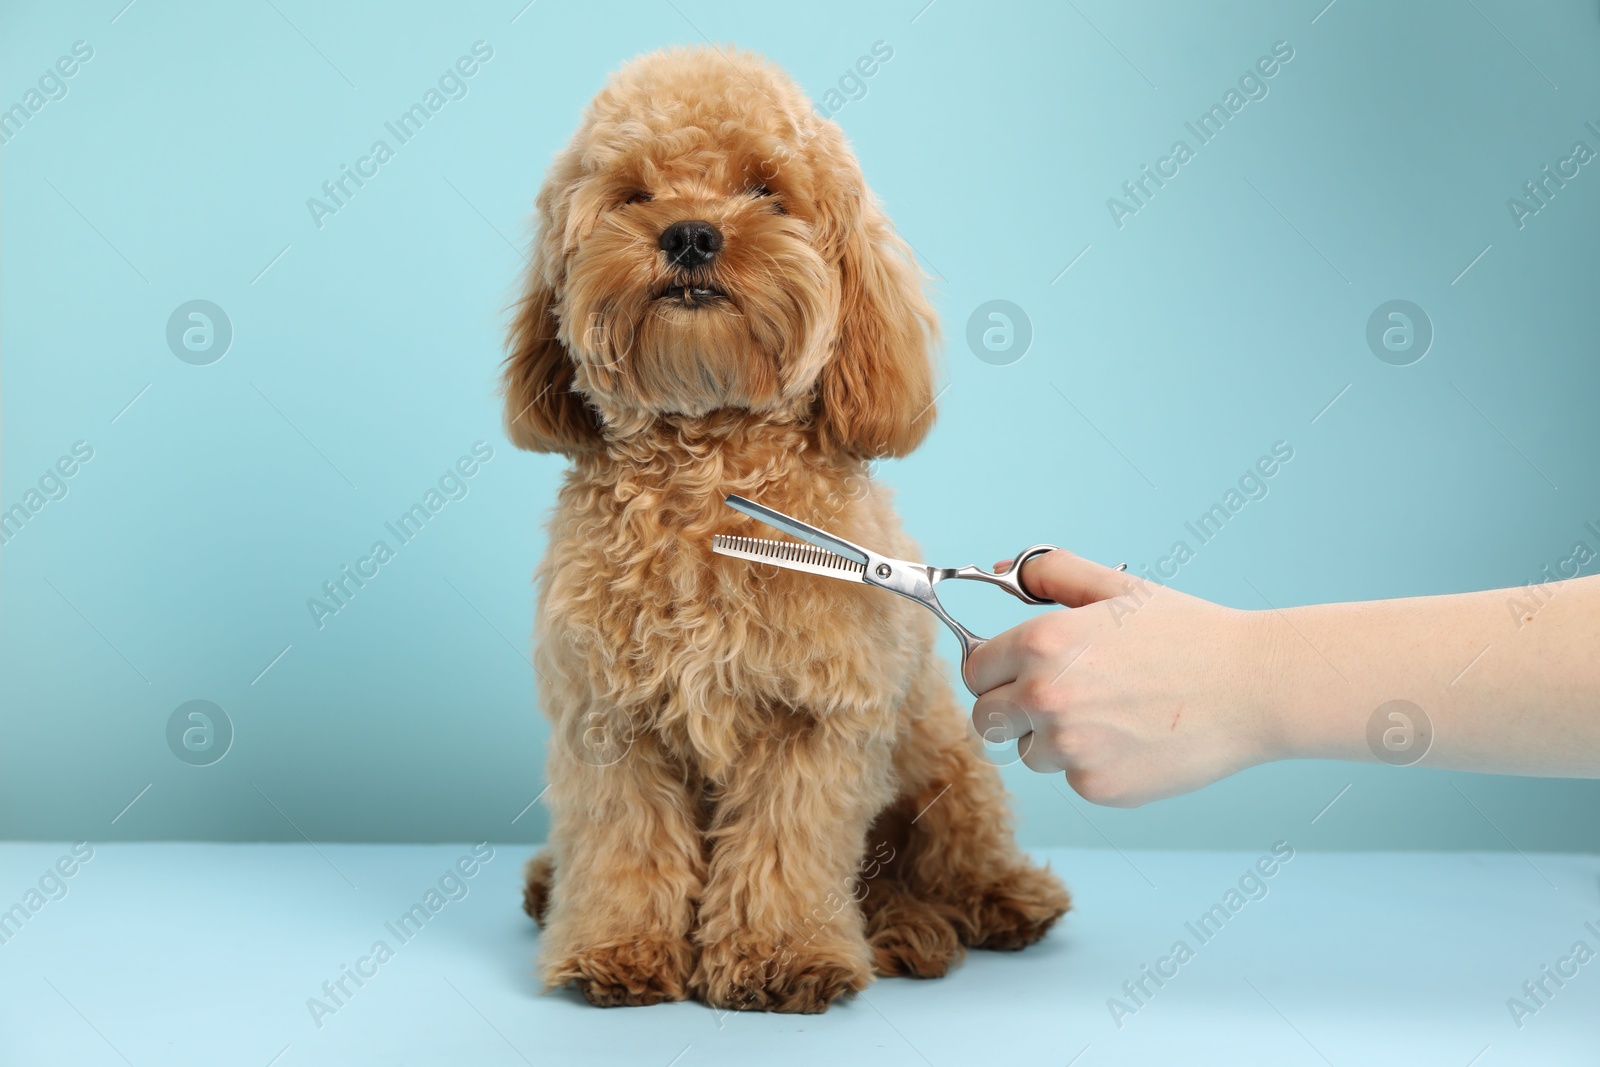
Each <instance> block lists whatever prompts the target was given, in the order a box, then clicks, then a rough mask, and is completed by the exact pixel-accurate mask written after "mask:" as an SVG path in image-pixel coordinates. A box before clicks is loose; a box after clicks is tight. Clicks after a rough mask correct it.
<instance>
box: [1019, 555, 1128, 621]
mask: <svg viewBox="0 0 1600 1067" xmlns="http://www.w3.org/2000/svg"><path fill="white" fill-rule="evenodd" d="M1021 577H1022V586H1023V588H1024V589H1026V590H1027V591H1028V592H1030V593H1032V594H1033V595H1034V596H1037V597H1045V598H1046V599H1049V600H1053V601H1055V602H1056V603H1057V604H1062V605H1064V606H1066V607H1069V608H1078V607H1082V606H1083V605H1085V604H1094V603H1096V602H1098V601H1101V600H1108V599H1110V598H1111V597H1114V596H1120V595H1121V594H1123V593H1124V592H1126V591H1127V584H1128V578H1127V576H1126V575H1125V574H1123V573H1122V572H1121V571H1118V570H1113V569H1112V568H1110V567H1102V566H1101V565H1100V564H1098V563H1096V562H1094V560H1090V559H1084V558H1083V557H1082V556H1077V555H1074V554H1072V553H1071V552H1068V551H1067V550H1066V549H1063V548H1058V549H1056V550H1055V551H1054V552H1046V553H1045V554H1044V555H1042V556H1035V557H1033V558H1032V559H1030V560H1028V562H1026V563H1024V564H1023V565H1022V575H1021Z"/></svg>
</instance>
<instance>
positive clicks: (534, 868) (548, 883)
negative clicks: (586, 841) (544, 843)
mask: <svg viewBox="0 0 1600 1067" xmlns="http://www.w3.org/2000/svg"><path fill="white" fill-rule="evenodd" d="M522 880H523V885H522V910H523V911H525V912H527V913H528V918H530V919H532V920H533V921H534V922H536V923H538V924H539V925H540V926H543V925H544V917H545V913H546V912H547V911H549V910H550V893H551V892H552V891H553V890H554V888H555V881H556V858H555V856H554V855H553V854H552V853H551V851H550V850H549V849H548V848H546V849H540V850H539V851H538V852H536V853H534V855H533V856H532V857H531V858H530V859H529V860H528V863H527V866H525V867H523V868H522Z"/></svg>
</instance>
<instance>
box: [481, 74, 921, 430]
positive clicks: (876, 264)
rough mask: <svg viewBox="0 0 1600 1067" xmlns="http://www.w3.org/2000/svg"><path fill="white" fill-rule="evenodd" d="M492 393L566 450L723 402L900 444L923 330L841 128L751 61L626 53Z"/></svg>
mask: <svg viewBox="0 0 1600 1067" xmlns="http://www.w3.org/2000/svg"><path fill="white" fill-rule="evenodd" d="M538 226H539V235H538V239H537V247H536V251H535V257H534V260H533V263H532V266H531V269H530V272H529V281H528V286H527V293H526V295H525V297H524V298H523V301H522V303H521V305H520V306H519V308H518V310H517V314H516V318H515V321H514V323H513V325H512V329H511V338H510V355H509V357H508V359H507V361H506V368H505V374H504V392H505V399H506V426H507V432H508V434H509V435H510V437H511V440H512V441H513V442H515V443H516V444H517V445H519V446H521V447H523V448H528V449H533V450H534V451H540V452H564V453H567V454H569V455H576V454H579V453H582V452H586V451H590V450H593V449H596V448H598V447H600V446H601V444H602V441H603V439H604V438H605V437H608V436H609V437H626V436H628V435H630V434H635V433H638V432H640V431H642V430H644V429H646V428H648V427H649V426H650V425H651V424H653V423H655V422H656V421H658V420H660V419H663V418H683V417H687V418H690V419H693V418H696V417H699V416H704V415H708V414H710V413H712V412H716V411H726V410H728V409H734V410H738V411H746V412H749V413H751V415H752V417H756V418H768V419H778V420H784V421H793V422H796V423H799V424H802V425H806V426H810V427H812V428H813V429H814V431H815V434H816V438H817V441H818V444H819V446H820V447H822V448H824V449H831V450H837V451H840V452H843V453H846V454H849V455H855V456H888V455H903V454H904V453H906V452H909V451H910V450H911V449H912V448H914V447H916V445H917V443H918V442H919V441H921V439H922V437H923V435H924V434H926V433H927V430H928V428H929V427H930V426H931V424H932V422H933V388H932V372H931V368H930V365H929V349H930V345H931V343H932V341H933V336H934V331H935V329H936V322H935V319H934V314H933V310H932V308H931V307H929V305H928V302H927V299H926V297H925V295H924V294H923V291H922V284H921V276H920V273H919V272H918V270H917V269H916V267H915V265H914V263H913V261H912V259H911V257H910V255H909V252H908V250H907V248H906V246H905V244H904V243H903V242H902V241H901V240H900V239H899V238H898V237H897V236H896V235H895V234H894V232H893V230H892V229H891V228H890V226H889V223H888V220H887V219H886V218H885V217H884V215H883V213H882V211H881V210H880V209H879V208H878V206H877V204H876V202H875V201H874V200H873V197H872V194H871V193H870V192H869V191H868V189H867V187H866V184H865V182H864V181H863V180H862V177H861V169H860V167H859V166H858V165H857V163H856V160H855V157H854V155H853V154H852V153H851V151H850V148H849V145H848V144H847V143H846V142H845V138H844V134H843V133H842V132H841V131H840V129H839V127H838V126H837V125H836V124H835V123H833V122H832V121H830V120H828V119H825V118H822V117H821V116H819V115H817V114H816V112H815V111H814V110H813V109H812V107H811V103H810V101H809V100H808V99H807V98H806V96H805V94H804V93H802V92H801V90H800V88H799V87H798V86H797V85H795V84H794V82H793V81H791V80H790V79H789V78H788V77H787V76H786V75H785V74H783V73H782V72H781V71H779V70H778V69H776V68H775V67H773V66H772V65H771V64H769V63H768V62H766V61H765V60H763V59H761V58H760V57H758V56H754V55H751V54H749V53H740V52H729V51H726V50H716V49H711V48H694V49H678V50H672V51H666V52H657V53H653V54H651V55H647V56H643V57H641V58H639V59H636V60H634V61H633V62H631V63H629V64H628V65H627V66H625V67H624V68H623V69H622V70H621V71H620V72H618V73H617V74H616V75H615V76H614V77H613V78H612V79H611V81H610V82H609V83H608V84H607V86H606V87H605V88H604V89H603V90H602V91H601V92H600V94H599V95H598V96H596V97H595V99H594V101H593V102H592V103H591V104H590V105H589V108H588V110H587V112H586V113H585V115H584V118H583V121H582V124H581V125H580V126H579V128H578V131H577V133H576V134H575V135H574V136H573V139H572V142H571V143H570V144H569V145H568V146H567V147H566V148H565V149H564V150H562V152H561V153H560V154H559V155H558V156H557V157H556V160H555V163H554V165H553V166H552V168H551V170H550V173H549V176H548V177H547V179H546V181H545V184H544V187H543V189H542V190H541V191H540V193H539V198H538Z"/></svg>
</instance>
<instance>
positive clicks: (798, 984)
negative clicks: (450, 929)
mask: <svg viewBox="0 0 1600 1067" xmlns="http://www.w3.org/2000/svg"><path fill="white" fill-rule="evenodd" d="M688 219H697V220H702V221H705V222H707V223H709V224H711V225H712V226H714V227H715V228H717V230H718V231H720V234H721V236H722V246H721V248H720V250H719V251H717V253H716V255H715V257H714V258H713V259H712V260H711V262H710V263H709V264H702V265H696V266H695V267H694V268H693V269H690V270H685V269H683V268H682V266H681V265H680V264H675V263H673V262H670V261H669V256H668V255H667V254H665V253H664V252H663V250H662V247H661V245H660V240H661V233H662V231H663V229H664V228H665V227H667V226H669V225H671V224H672V223H674V222H677V221H680V220H688ZM538 223H539V238H538V242H537V252H536V258H535V260H534V262H533V265H532V269H531V272H530V276H529V280H528V285H527V294H526V297H525V299H524V300H523V301H522V303H521V304H520V306H519V309H518V312H517V314H516V317H515V321H514V324H513V326H512V330H511V340H510V355H509V357H508V359H507V362H506V368H505V372H504V382H503V387H504V393H505V400H506V424H507V430H508V433H509V435H510V437H511V439H512V440H513V441H514V442H515V443H516V444H518V445H519V446H521V447H523V448H527V449H532V450H534V451H540V452H560V453H563V454H565V455H566V456H568V457H569V458H570V459H571V460H572V466H571V468H570V469H569V470H568V472H567V475H566V480H565V483H564V485H563V487H562V489H561V492H560V499H559V505H558V507H557V509H556V513H555V516H554V519H553V521H552V523H551V527H550V544H549V551H548V553H547V554H546V556H545V558H544V561H543V563H542V565H541V566H540V568H539V572H538V575H537V581H538V585H539V590H540V596H539V609H538V624H537V637H538V641H537V661H536V662H537V665H538V672H539V676H540V690H541V694H542V698H543V704H544V708H545V710H546V712H547V713H548V715H549V717H550V719H551V721H552V723H553V730H552V737H551V740H550V752H549V782H550V788H549V792H548V794H547V802H548V804H549V805H550V808H551V811H552V816H553V827H552V832H551V840H550V845H549V847H548V849H547V850H546V851H545V852H543V853H541V854H540V855H538V856H536V857H535V858H534V859H533V860H532V861H531V862H530V863H529V865H528V869H527V896H526V901H525V903H526V907H527V910H528V913H529V914H530V915H532V916H533V917H534V918H536V919H537V920H539V922H540V923H541V925H542V926H543V928H544V930H543V934H542V935H541V953H540V954H541V973H542V976H543V979H544V981H545V982H546V983H547V985H548V986H551V987H554V986H558V985H561V984H564V983H567V982H572V983H575V984H576V985H577V987H578V989H579V990H580V991H581V992H582V993H583V995H584V996H585V997H587V998H588V1000H589V1001H590V1002H591V1003H594V1004H600V1005H614V1004H652V1003H656V1002H658V1001H664V1000H681V999H684V998H687V997H691V996H692V997H696V998H698V999H700V1000H703V1001H705V1002H707V1003H710V1004H713V1005H718V1006H722V1007H727V1008H738V1009H746V1008H748V1009H766V1010H773V1011H788V1012H817V1011H822V1010H824V1009H825V1008H826V1007H827V1006H828V1005H829V1004H830V1003H831V1002H833V1001H834V1000H835V999H837V998H839V997H841V996H844V995H848V994H850V993H852V992H854V991H856V990H859V989H861V988H862V987H864V986H865V985H866V984H867V983H868V982H869V981H870V980H871V977H872V975H873V973H874V972H876V973H878V974H884V975H896V974H902V975H914V976H918V977H936V976H938V975H942V974H944V973H945V972H946V970H947V969H948V968H949V967H950V966H951V965H952V964H953V963H955V962H956V961H957V960H958V959H959V958H960V956H961V954H962V952H963V946H976V947H981V948H996V949H1017V948H1021V947H1023V946H1024V945H1027V944H1030V943H1032V942H1034V941H1037V940H1038V939H1039V938H1041V937H1042V936H1044V933H1045V931H1046V930H1048V929H1049V927H1050V925H1051V924H1052V923H1053V922H1054V921H1055V920H1056V919H1057V918H1058V917H1059V916H1060V915H1061V914H1063V913H1064V912H1065V911H1066V910H1067V907H1068V898H1067V894H1066V891H1065V890H1064V889H1063V888H1062V886H1061V884H1060V883H1059V881H1057V879H1056V878H1055V877H1054V876H1053V875H1052V874H1050V873H1049V871H1047V870H1041V869H1039V868H1036V867H1034V866H1032V865H1031V864H1030V863H1029V861H1028V860H1027V858H1026V857H1025V856H1024V855H1023V854H1022V853H1021V851H1020V850H1019V849H1018V848H1017V847H1016V845H1015V844H1014V843H1013V840H1012V831H1011V823H1010V816H1009V813H1008V811H1007V809H1006V804H1005V793H1004V790H1003V788H1002V786H1001V783H1000V780H999V775H998V773H997V772H996V770H995V769H994V767H993V766H992V765H991V764H990V763H989V762H988V761H987V760H986V759H985V757H984V755H983V751H982V746H981V743H980V742H978V741H977V739H976V738H975V737H973V736H972V734H971V731H970V729H969V728H968V726H967V720H966V716H965V714H964V713H963V711H962V710H961V707H960V706H959V705H958V704H957V702H956V700H955V698H954V695H953V693H952V692H951V690H950V688H949V686H948V684H947V683H946V682H945V680H944V678H943V677H942V672H941V670H940V668H939V665H938V663H937V661H936V660H935V659H934V658H933V657H932V654H931V653H932V646H933V640H934V621H933V619H932V618H931V616H929V615H928V614H927V613H926V612H924V611H923V610H922V609H920V608H918V607H916V606H915V605H913V604H911V603H909V602H908V601H905V600H902V599H900V598H898V597H895V596H892V595H889V594H887V593H885V592H883V591H882V590H878V589H873V588H870V587H866V586H856V585H851V584H849V583H844V582H836V581H830V580H828V579H826V578H819V577H816V576H813V575H809V574H797V573H793V572H789V571H777V570H775V569H774V568H770V567H762V566H759V565H754V564H750V563H746V562H743V561H739V560H731V559H725V558H722V557H716V556H713V555H712V554H711V549H710V544H711V536H712V534H713V533H735V534H747V535H752V536H771V535H772V531H771V530H768V529H766V528H765V527H761V526H759V525H758V524H756V523H755V522H753V521H752V520H749V519H744V518H742V517H740V516H738V515H737V514H735V513H734V512H732V511H731V510H729V509H728V508H727V507H726V506H724V504H723V502H722V501H723V497H724V496H725V495H726V494H728V493H741V494H744V495H747V496H750V497H753V498H755V499H758V500H761V501H764V502H766V503H768V504H771V505H773V506H775V507H777V508H779V509H781V510H783V511H786V512H789V513H791V514H794V515H796V516H800V517H803V518H805V519H807V520H808V521H811V522H814V523H816V524H817V525H820V526H822V527H825V528H827V529H831V530H836V531H838V532H839V533H840V534H842V535H843V536H846V537H849V538H852V539H854V540H858V541H860V542H862V543H864V544H869V545H872V546H874V547H875V548H878V549H879V550H881V551H884V552H886V553H891V554H894V555H898V556H902V557H907V558H916V555H917V552H916V548H915V546H914V545H913V544H912V543H911V541H910V540H908V539H907V538H906V536H905V535H904V534H903V533H902V532H901V530H900V526H899V524H898V522H897V520H896V518H895V515H894V513H893V511H892V509H891V507H890V502H889V499H888V494H887V493H886V492H885V491H884V490H882V489H880V488H878V487H877V486H875V485H874V484H872V482H871V480H870V478H869V477H868V469H867V465H868V462H869V460H871V459H873V458H876V457H881V456H899V455H903V454H905V453H907V452H909V451H910V450H911V449H913V448H914V447H915V446H916V445H917V444H918V443H919V441H920V440H921V439H922V437H923V436H924V435H925V434H926V433H927V431H928V428H929V426H930V424H931V422H932V419H933V400H934V395H933V384H932V370H931V367H930V363H929V358H930V350H931V347H932V344H933V341H934V339H935V332H936V320H935V317H934V313H933V310H932V308H931V307H930V306H929V304H928V302H927V299H926V297H925V295H924V293H923V289H922V279H921V276H920V273H919V272H918V271H917V269H916V267H915V266H914V264H913V262H912V260H911V258H910V256H909V254H908V252H907V249H906V247H905V245H904V243H903V242H902V241H901V240H900V239H899V238H898V237H897V236H896V235H895V234H894V232H893V230H892V229H891V228H890V225H889V222H888V220H887V219H886V218H885V216H884V215H883V213H882V211H881V210H880V209H879V207H878V206H877V204H876V202H875V201H874V199H873V197H872V195H871V194H870V193H869V191H868V190H867V188H866V185H865V183H864V181H863V179H862V176H861V171H860V169H859V167H858V165H857V163H856V161H855V158H854V156H853V155H852V153H851V151H850V149H849V147H848V145H847V144H846V142H845V139H844V136H843V134H842V132H841V131H840V129H839V128H838V126H837V125H835V124H834V123H833V122H831V121H828V120H826V119H823V118H821V117H819V116H818V115H817V114H816V113H815V112H814V111H813V110H812V108H811V106H810V103H809V102H808V100H807V99H806V97H805V95H804V94H803V93H802V92H801V91H800V89H799V88H798V87H797V86H796V85H795V84H794V83H793V82H792V81H791V80H790V79H789V78H788V77H787V76H786V75H784V74H783V73H782V72H781V71H779V70H778V69H776V68H775V67H773V66H772V65H770V64H769V63H767V62H766V61H765V60H763V59H761V58H760V57H758V56H754V55H751V54H748V53H741V52H728V51H723V50H712V49H709V48H697V49H682V50H673V51H667V52H659V53H654V54H651V55H647V56H644V57H642V58H639V59H637V60H634V61H633V62H631V63H629V64H628V65H627V66H625V67H624V68H623V69H622V70H621V71H620V72H619V73H618V74H616V75H615V76H614V77H613V78H612V79H611V81H610V82H609V83H608V84H607V86H606V87H605V88H604V89H603V91H602V92H601V93H600V94H599V95H598V96H597V97H596V98H595V100H594V101H593V103H592V104H591V105H590V107H589V109H588V111H587V112H586V114H585V116H584V118H583V121H582V124H581V126H580V127H579V129H578V131H577V134H576V135H575V136H574V138H573V140H572V142H571V144H570V145H569V146H568V147H567V148H566V149H565V150H563V151H562V152H561V153H560V154H559V155H558V156H557V158H556V161H555V163H554V165H553V167H552V169H551V171H550V174H549V177H548V179H547V181H546V182H545V185H544V187H543V189H542V191H541V192H540V194H539V198H538ZM679 285H688V286H693V287H696V288H697V289H698V290H699V293H698V295H696V294H694V293H690V294H687V295H686V294H684V293H683V291H682V290H674V292H672V293H668V292H667V290H668V288H669V287H671V286H679Z"/></svg>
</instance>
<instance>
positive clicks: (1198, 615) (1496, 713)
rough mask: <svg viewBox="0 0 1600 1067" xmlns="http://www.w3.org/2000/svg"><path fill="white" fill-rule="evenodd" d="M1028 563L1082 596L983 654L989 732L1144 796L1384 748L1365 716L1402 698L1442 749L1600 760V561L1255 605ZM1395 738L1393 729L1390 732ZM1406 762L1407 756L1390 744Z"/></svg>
mask: <svg viewBox="0 0 1600 1067" xmlns="http://www.w3.org/2000/svg"><path fill="white" fill-rule="evenodd" d="M1022 577H1023V583H1024V585H1026V586H1027V587H1028V588H1029V590H1030V591H1032V592H1034V593H1035V594H1036V595H1040V596H1045V597H1049V598H1050V599H1052V600H1055V601H1056V602H1057V603H1061V604H1064V605H1067V606H1069V607H1072V608H1074V609H1076V610H1072V611H1053V612H1048V613H1046V614H1043V615H1040V616H1038V617H1036V618H1033V619H1030V620H1029V621H1027V622H1025V623H1023V624H1022V625H1020V626H1017V627H1014V628H1013V629H1011V630H1008V631H1007V632H1005V633H1003V634H1001V635H1000V636H999V637H997V638H995V639H994V640H993V641H991V642H989V643H988V644H987V645H985V646H984V647H983V648H981V649H979V650H978V651H977V652H976V653H974V654H973V656H972V658H971V660H970V662H969V664H968V674H969V677H971V679H972V680H973V683H974V686H975V687H976V688H977V690H978V691H979V692H980V693H982V694H983V695H982V696H981V697H980V698H979V699H978V702H977V704H976V705H975V706H974V708H973V723H974V726H975V727H976V728H977V729H978V731H979V732H980V733H982V734H983V735H984V736H985V737H986V738H988V739H989V740H991V741H993V740H1000V739H1004V738H1011V737H1024V735H1025V734H1028V733H1032V735H1033V736H1032V738H1031V739H1028V738H1024V740H1023V741H1022V742H1021V744H1020V745H1019V748H1020V749H1021V751H1022V753H1023V755H1022V759H1023V762H1024V763H1025V764H1027V765H1028V766H1029V767H1031V768H1033V769H1034V770H1037V771H1043V772H1054V771H1065V772H1066V773H1067V779H1068V781H1069V782H1070V783H1071V784H1072V786H1073V788H1074V789H1076V790H1077V791H1078V792H1079V793H1080V794H1082V795H1083V796H1084V797H1086V798H1087V799H1089V800H1092V801H1095V802H1097V803H1102V804H1110V805H1115V806H1123V807H1131V806H1135V805H1138V804H1143V803H1146V802H1148V801H1151V800H1156V799H1160V798H1162V797H1167V796H1172V795H1175V794H1178V793H1183V792H1188V791H1190V790H1193V789H1198V788H1200V787H1202V786H1204V785H1207V784H1209V783H1211V782H1213V781H1216V780H1217V779H1219V778H1223V777H1226V776H1227V775H1230V774H1233V773H1236V772H1237V771H1240V770H1243V769H1244V768H1246V767H1249V766H1253V765H1255V764H1258V763H1264V762H1268V761H1271V760H1281V759H1345V760H1362V761H1368V762H1377V761H1378V760H1379V755H1378V754H1377V751H1375V750H1374V749H1373V748H1372V747H1370V746H1369V743H1368V725H1369V721H1370V720H1371V719H1372V718H1373V716H1374V714H1375V713H1376V712H1377V711H1378V709H1379V708H1380V706H1382V705H1384V704H1386V703H1388V702H1390V701H1394V700H1405V701H1409V702H1411V703H1413V704H1415V705H1416V706H1417V707H1418V708H1420V709H1422V712H1423V714H1424V715H1425V716H1426V720H1427V722H1429V723H1431V730H1432V735H1433V736H1432V741H1431V747H1430V748H1429V749H1428V751H1427V753H1426V756H1425V757H1424V758H1425V760H1426V764H1427V766H1430V767H1445V768H1455V769H1461V770H1473V771H1487V772H1495V773H1503V774H1526V775H1562V776H1572V777H1597V776H1600V654H1597V652H1600V649H1597V648H1596V645H1597V644H1600V576H1592V577H1588V578H1576V579H1572V580H1569V581H1564V582H1553V583H1548V584H1545V585H1541V586H1538V587H1536V589H1537V591H1538V596H1539V599H1535V598H1533V597H1531V596H1530V595H1529V593H1528V592H1527V591H1525V590H1522V589H1501V590H1490V591H1485V592H1477V593H1461V594H1453V595H1447V596H1436V597H1418V598H1411V599H1403V600H1379V601H1368V602H1362V603H1349V604H1321V605H1310V606H1306V607H1296V608H1285V609H1282V610H1277V609H1266V610H1260V611H1241V610H1238V609H1233V608H1227V607H1222V606H1220V605H1217V604H1212V603H1210V602H1208V601H1205V600H1201V599H1199V598H1197V597H1192V596H1188V595H1187V594H1184V593H1180V592H1178V591H1176V590H1172V589H1167V588H1165V587H1162V586H1158V585H1155V584H1153V583H1150V582H1145V581H1142V580H1140V579H1138V578H1135V577H1132V576H1129V575H1127V574H1123V573H1120V572H1117V571H1113V570H1110V569H1109V568H1106V567H1102V566H1100V565H1099V564H1096V563H1092V562H1090V561H1088V560H1084V559H1081V558H1080V557H1077V556H1074V555H1072V554H1071V553H1067V552H1053V553H1050V554H1049V555H1046V556H1042V557H1039V558H1036V559H1034V560H1030V561H1029V562H1028V563H1027V564H1026V565H1025V567H1024V571H1023V576H1022ZM1379 751H1381V749H1380V750H1379ZM1391 762H1393V761H1391Z"/></svg>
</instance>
